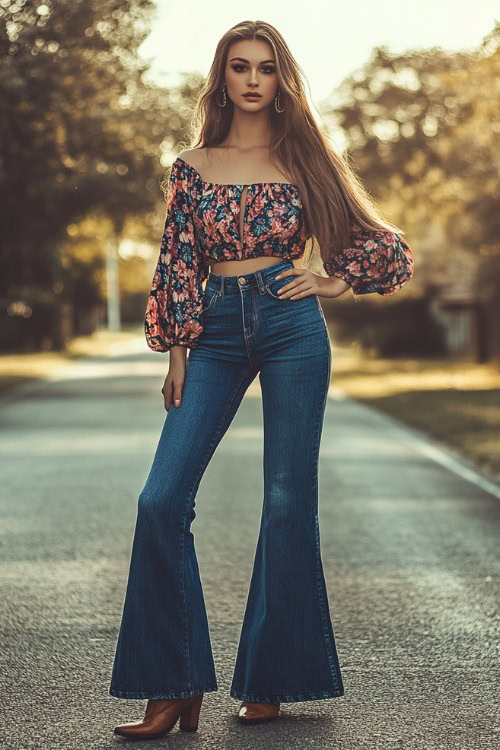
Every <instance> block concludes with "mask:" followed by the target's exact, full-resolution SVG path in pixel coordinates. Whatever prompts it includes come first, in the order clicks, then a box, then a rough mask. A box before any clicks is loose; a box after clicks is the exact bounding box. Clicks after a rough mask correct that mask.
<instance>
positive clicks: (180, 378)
mask: <svg viewBox="0 0 500 750" xmlns="http://www.w3.org/2000/svg"><path fill="white" fill-rule="evenodd" d="M186 358H187V346H172V347H171V349H170V364H169V368H168V375H167V377H166V378H165V382H164V383H163V388H162V389H161V392H162V393H163V400H164V402H165V409H166V410H167V411H168V410H169V409H170V407H171V406H172V403H174V405H175V406H176V408H179V406H180V405H181V402H182V387H183V385H184V378H185V377H186Z"/></svg>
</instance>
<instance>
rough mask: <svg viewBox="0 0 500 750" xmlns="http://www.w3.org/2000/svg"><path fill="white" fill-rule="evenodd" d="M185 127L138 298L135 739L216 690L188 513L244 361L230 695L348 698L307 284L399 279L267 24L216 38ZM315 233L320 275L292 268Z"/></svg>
mask: <svg viewBox="0 0 500 750" xmlns="http://www.w3.org/2000/svg"><path fill="white" fill-rule="evenodd" d="M250 94H253V96H249V95H250ZM193 123H194V126H193V127H195V128H198V133H199V135H198V138H197V140H196V138H193V140H192V145H193V146H194V147H193V148H191V149H189V150H186V151H183V152H182V153H181V154H180V155H179V156H178V157H177V159H176V160H175V162H174V163H173V165H172V169H171V172H170V177H169V180H168V182H167V186H168V197H167V216H166V222H165V229H164V233H163V238H162V243H161V249H160V257H159V260H158V264H157V267H156V271H155V274H154V278H153V282H152V287H151V291H150V294H149V299H148V305H147V310H146V318H145V333H146V339H147V343H148V345H149V346H150V347H151V349H154V350H155V351H161V352H167V351H169V352H170V360H169V372H168V375H167V377H166V379H165V383H164V385H163V388H162V392H163V396H164V402H165V408H166V410H167V412H168V413H167V417H166V419H165V423H164V426H163V431H162V433H161V436H160V440H159V444H158V447H157V450H156V454H155V456H154V460H153V464H152V467H151V470H150V473H149V476H148V478H147V481H146V483H145V486H144V488H143V490H142V492H141V494H140V496H139V503H138V515H137V523H136V529H135V535H134V541H133V548H132V556H131V562H130V573H129V579H128V584H127V591H126V596H125V603H124V608H123V616H122V621H121V626H120V632H119V636H118V642H117V647H116V655H115V660H114V665H113V673H112V678H111V686H110V691H109V692H110V694H111V695H113V696H115V697H118V698H136V699H148V704H147V707H146V713H145V716H144V718H143V719H142V720H140V721H135V722H130V723H127V724H122V725H119V726H118V727H116V728H115V733H117V734H120V735H124V736H127V737H134V738H150V737H158V736H161V735H163V734H165V733H166V732H168V731H170V729H172V727H173V726H174V725H175V723H176V721H177V719H178V718H180V728H181V729H185V730H195V729H196V728H197V726H198V716H199V712H200V706H201V701H202V699H203V694H204V693H208V692H211V691H215V690H217V682H216V675H215V670H214V662H213V658H212V651H211V643H210V637H209V631H208V622H207V616H206V611H205V604H204V599H203V593H202V587H201V582H200V577H199V571H198V564H197V559H196V555H195V550H194V538H193V534H192V532H191V530H190V527H191V522H192V521H193V519H194V518H195V511H194V505H195V496H196V492H197V489H198V486H199V483H200V480H201V477H202V475H203V472H204V471H205V469H206V467H207V464H208V462H209V460H210V458H211V456H212V455H213V452H214V451H215V449H216V447H217V445H218V443H219V442H220V440H221V438H222V437H223V435H224V434H225V432H226V430H227V429H228V427H229V425H230V423H231V421H232V419H233V417H234V415H235V413H236V411H237V409H238V406H239V404H240V402H241V399H242V398H243V395H244V393H245V391H246V389H247V388H248V386H249V385H250V383H251V382H252V381H253V379H254V378H255V377H256V375H257V374H258V375H259V379H260V384H261V388H262V403H263V412H264V503H263V511H262V519H261V526H260V534H259V539H258V543H257V550H256V555H255V561H254V567H253V572H252V577H251V582H250V590H249V594H248V601H247V605H246V610H245V615H244V619H243V625H242V630H241V635H240V642H239V646H238V652H237V658H236V664H235V669H234V675H233V681H232V685H231V690H230V695H231V696H232V697H233V698H236V699H237V700H241V701H242V704H241V706H240V709H239V714H238V718H239V720H240V721H241V722H242V723H247V724H250V723H255V722H257V721H266V720H270V719H275V718H276V717H277V716H278V714H279V707H280V703H281V702H292V701H307V700H319V699H325V698H333V697H337V696H341V695H343V694H344V687H343V682H342V675H341V671H340V666H339V659H338V654H337V649H336V644H335V638H334V633H333V628H332V623H331V620H330V614H329V607H328V599H327V591H326V586H325V579H324V575H323V568H322V562H321V555H320V544H319V529H318V512H317V510H318V453H319V445H320V438H321V430H322V424H323V416H324V410H325V404H326V398H327V393H328V387H329V383H330V366H331V348H330V340H329V336H328V331H327V327H326V323H325V319H324V316H323V312H322V309H321V306H320V304H319V301H318V297H320V296H321V297H338V296H340V295H341V294H343V293H344V292H345V291H346V290H347V289H349V288H351V289H352V291H353V293H354V294H358V295H359V294H366V293H369V292H378V293H379V294H382V295H387V294H393V293H394V292H396V291H398V290H399V289H400V288H401V287H402V286H403V284H405V283H406V282H407V281H408V280H409V279H410V278H411V276H412V275H413V255H412V252H411V250H410V248H409V247H408V245H407V244H406V243H405V241H404V240H403V239H402V238H401V236H400V234H398V232H401V230H398V228H397V227H394V226H392V225H390V224H388V223H387V222H386V221H385V220H383V219H382V218H381V216H380V214H379V212H378V210H377V207H376V205H375V204H374V202H373V201H372V200H371V198H370V197H369V195H368V194H367V192H366V191H365V190H364V189H363V187H362V185H361V183H360V182H359V181H358V180H357V178H356V176H355V175H354V173H353V172H352V171H351V169H350V168H349V166H348V165H347V163H346V161H345V159H344V158H341V157H340V156H338V155H337V154H335V153H334V152H333V151H332V149H331V148H330V146H329V145H328V143H327V141H326V139H325V137H324V136H323V135H322V134H321V132H320V131H319V129H318V128H317V126H316V124H315V122H314V120H313V117H312V115H311V112H310V110H309V108H308V105H307V102H306V98H305V95H304V91H303V86H302V83H301V78H300V75H299V68H298V66H297V63H296V62H295V61H294V59H293V58H292V56H291V54H290V51H289V50H288V47H287V46H286V44H285V42H284V40H283V38H282V37H281V36H280V34H279V33H278V32H277V30H276V29H275V28H274V27H272V26H270V25H269V24H267V23H263V22H261V21H257V22H251V21H245V22H243V23H241V24H238V25H236V26H235V27H233V28H232V29H230V30H229V31H228V32H227V33H226V34H225V35H224V36H223V37H222V39H221V40H220V42H219V44H218V46H217V50H216V54H215V59H214V62H213V64H212V68H211V71H210V73H209V76H208V78H207V81H206V84H205V86H204V89H203V91H202V92H201V94H200V97H199V100H198V106H197V112H196V115H195V117H194V120H193ZM396 230H397V231H396ZM313 238H314V239H315V240H316V242H317V244H318V245H319V247H320V252H321V258H322V260H323V267H324V269H325V272H326V274H327V275H326V277H325V276H322V275H318V274H316V273H313V272H311V271H310V270H308V269H307V268H305V267H296V266H295V265H294V263H293V260H298V259H299V258H303V257H304V252H305V245H306V241H307V240H312V239H313ZM203 285H204V286H203ZM188 349H189V350H190V354H189V357H188V356H187V351H188ZM172 404H174V407H175V408H174V409H171V406H172Z"/></svg>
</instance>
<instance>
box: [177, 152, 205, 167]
mask: <svg viewBox="0 0 500 750" xmlns="http://www.w3.org/2000/svg"><path fill="white" fill-rule="evenodd" d="M207 151H208V149H207V148H188V149H186V150H185V151H181V152H180V153H179V154H177V158H178V159H182V160H183V161H185V162H186V163H187V164H189V165H190V166H192V167H194V168H195V169H196V170H197V171H198V170H200V169H203V167H204V165H205V164H206V161H207V156H208V154H207Z"/></svg>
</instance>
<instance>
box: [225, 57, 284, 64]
mask: <svg viewBox="0 0 500 750" xmlns="http://www.w3.org/2000/svg"><path fill="white" fill-rule="evenodd" d="M233 60H241V61H242V62H246V63H249V62H250V60H245V58H244V57H232V58H231V59H230V60H229V62H233ZM273 62H274V60H261V62H260V63H259V64H260V65H263V64H264V63H273Z"/></svg>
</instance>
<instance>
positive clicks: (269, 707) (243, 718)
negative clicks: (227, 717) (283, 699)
mask: <svg viewBox="0 0 500 750" xmlns="http://www.w3.org/2000/svg"><path fill="white" fill-rule="evenodd" d="M279 712H280V704H279V703H255V702H253V701H243V703H242V704H241V706H240V709H239V711H238V721H240V722H241V723H242V724H259V723H260V722H262V721H271V720H272V719H277V718H278V716H279Z"/></svg>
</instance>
